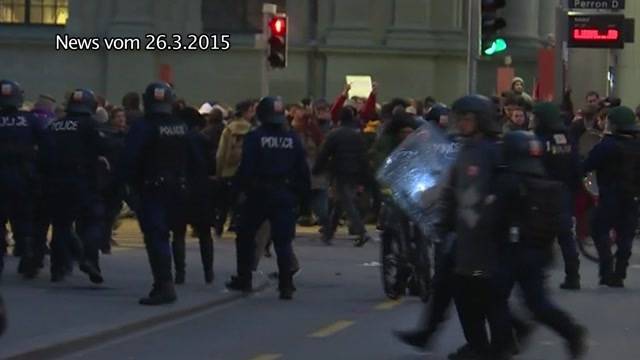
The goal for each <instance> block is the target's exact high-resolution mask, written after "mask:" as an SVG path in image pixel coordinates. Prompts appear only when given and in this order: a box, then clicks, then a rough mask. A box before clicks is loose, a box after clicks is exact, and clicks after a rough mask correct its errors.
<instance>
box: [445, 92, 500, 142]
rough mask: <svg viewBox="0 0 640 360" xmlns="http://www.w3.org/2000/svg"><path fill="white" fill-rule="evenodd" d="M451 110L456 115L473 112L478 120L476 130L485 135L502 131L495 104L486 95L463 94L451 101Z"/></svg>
mask: <svg viewBox="0 0 640 360" xmlns="http://www.w3.org/2000/svg"><path fill="white" fill-rule="evenodd" d="M451 110H452V111H453V112H454V113H455V114H458V115H463V114H469V113H471V114H474V115H475V116H476V120H477V122H478V130H479V131H480V132H482V133H484V134H485V135H495V134H499V133H501V132H502V127H501V126H500V125H499V124H498V121H497V119H496V109H495V105H494V104H493V102H492V101H491V99H489V98H488V97H486V96H482V95H467V96H463V97H461V98H459V99H458V100H456V101H455V102H454V103H453V105H452V106H451Z"/></svg>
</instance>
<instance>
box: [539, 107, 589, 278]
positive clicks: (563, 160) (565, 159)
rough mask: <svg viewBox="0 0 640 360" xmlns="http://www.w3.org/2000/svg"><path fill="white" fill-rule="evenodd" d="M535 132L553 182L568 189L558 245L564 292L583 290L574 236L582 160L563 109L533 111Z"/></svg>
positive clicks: (564, 200) (564, 193) (548, 108)
mask: <svg viewBox="0 0 640 360" xmlns="http://www.w3.org/2000/svg"><path fill="white" fill-rule="evenodd" d="M533 114H534V115H535V121H534V132H535V134H536V135H537V136H538V138H539V139H540V141H541V142H542V145H543V148H544V156H543V157H542V162H543V163H544V167H545V170H546V171H547V173H548V174H549V176H550V177H551V179H553V180H556V181H559V182H561V183H562V184H563V186H564V191H562V193H561V195H562V212H561V220H562V221H561V228H560V232H559V233H558V242H559V243H560V249H561V250H562V258H563V259H564V269H565V281H564V283H562V284H561V285H560V287H561V288H563V289H569V290H579V289H580V274H579V268H580V260H579V258H578V249H577V245H576V239H575V236H574V234H573V221H572V217H573V212H574V211H573V208H574V200H573V199H574V195H575V193H576V191H577V189H578V186H579V185H580V175H581V172H580V157H579V154H578V151H577V148H576V147H575V146H574V144H572V143H571V142H570V141H569V136H568V133H567V129H566V126H565V125H564V123H563V122H562V119H561V118H560V109H559V108H558V107H557V106H556V105H554V104H552V103H540V104H537V105H536V106H535V107H534V109H533Z"/></svg>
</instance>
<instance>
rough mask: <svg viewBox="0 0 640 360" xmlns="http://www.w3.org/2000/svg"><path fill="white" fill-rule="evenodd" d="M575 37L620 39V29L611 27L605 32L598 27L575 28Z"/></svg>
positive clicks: (588, 39)
mask: <svg viewBox="0 0 640 360" xmlns="http://www.w3.org/2000/svg"><path fill="white" fill-rule="evenodd" d="M573 39H574V40H577V41H580V40H584V41H618V40H619V39H620V31H619V30H618V29H609V30H607V31H605V32H601V31H600V30H598V29H573Z"/></svg>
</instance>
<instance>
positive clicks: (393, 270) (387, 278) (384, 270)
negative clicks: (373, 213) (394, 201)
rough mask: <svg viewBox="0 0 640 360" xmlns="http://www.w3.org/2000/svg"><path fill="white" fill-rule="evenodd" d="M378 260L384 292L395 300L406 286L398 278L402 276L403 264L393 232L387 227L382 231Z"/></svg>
mask: <svg viewBox="0 0 640 360" xmlns="http://www.w3.org/2000/svg"><path fill="white" fill-rule="evenodd" d="M380 262H381V264H382V266H381V268H380V269H381V270H380V271H381V276H382V287H383V289H384V293H385V294H386V295H387V297H388V298H389V299H392V300H397V299H399V298H400V296H402V295H403V294H404V290H405V288H406V285H404V284H403V282H402V281H401V280H400V279H401V278H402V277H403V276H402V274H403V273H404V271H403V268H404V265H403V261H402V259H401V255H400V246H399V244H398V241H397V238H396V236H395V233H394V232H393V231H391V230H389V229H385V230H384V231H383V232H382V242H381V244H380Z"/></svg>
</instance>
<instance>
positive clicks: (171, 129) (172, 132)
mask: <svg viewBox="0 0 640 360" xmlns="http://www.w3.org/2000/svg"><path fill="white" fill-rule="evenodd" d="M159 128H160V135H163V136H179V135H185V134H186V133H187V129H186V127H185V126H183V125H173V126H167V125H161V126H160V127H159Z"/></svg>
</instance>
